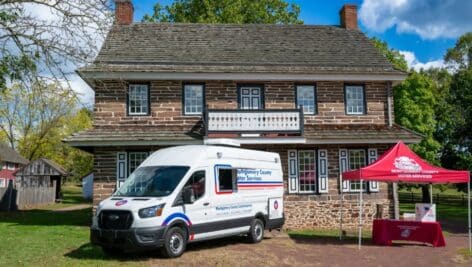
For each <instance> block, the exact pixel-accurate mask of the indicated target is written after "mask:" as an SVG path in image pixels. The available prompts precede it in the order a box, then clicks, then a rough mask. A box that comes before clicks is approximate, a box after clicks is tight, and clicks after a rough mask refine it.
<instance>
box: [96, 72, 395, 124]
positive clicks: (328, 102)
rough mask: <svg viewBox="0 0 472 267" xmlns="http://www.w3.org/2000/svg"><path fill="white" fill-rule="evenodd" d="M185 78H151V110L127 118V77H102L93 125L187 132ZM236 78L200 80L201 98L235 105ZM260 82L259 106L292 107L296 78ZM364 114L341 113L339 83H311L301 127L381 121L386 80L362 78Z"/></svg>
mask: <svg viewBox="0 0 472 267" xmlns="http://www.w3.org/2000/svg"><path fill="white" fill-rule="evenodd" d="M188 82H189V81H151V82H145V83H146V84H149V86H150V103H151V112H150V115H149V116H128V115H127V112H126V99H127V98H126V94H127V85H128V83H139V82H131V81H120V80H113V81H102V82H99V83H98V84H96V85H95V86H94V90H95V110H94V126H95V127H103V126H108V127H110V126H113V127H118V126H119V127H130V126H155V127H158V128H159V129H162V130H166V131H174V130H175V131H184V132H188V131H190V129H191V128H192V127H194V126H195V125H196V124H198V123H199V121H200V120H201V116H189V115H183V112H182V86H183V84H184V83H188ZM238 84H239V83H238V82H237V81H206V82H205V101H206V104H207V105H208V107H209V108H210V109H236V108H237V107H238V99H237V98H238V96H237V86H238ZM257 84H260V85H263V86H264V92H265V93H264V94H265V108H267V109H287V108H296V104H295V85H296V84H298V83H297V82H296V81H280V82H269V81H267V82H258V83H257ZM362 84H363V85H364V86H365V96H366V103H367V114H365V115H346V113H345V106H344V85H345V83H344V82H343V81H319V82H317V83H316V97H317V105H318V114H316V115H306V116H305V125H320V124H322V125H349V124H353V125H359V124H363V125H386V124H387V121H386V120H387V84H386V83H385V82H365V83H362Z"/></svg>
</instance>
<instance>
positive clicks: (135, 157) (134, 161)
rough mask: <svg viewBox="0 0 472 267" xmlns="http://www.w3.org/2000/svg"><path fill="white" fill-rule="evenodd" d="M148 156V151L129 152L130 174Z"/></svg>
mask: <svg viewBox="0 0 472 267" xmlns="http://www.w3.org/2000/svg"><path fill="white" fill-rule="evenodd" d="M147 157H148V152H129V153H128V160H129V163H128V174H131V173H133V172H134V170H136V168H138V166H139V165H140V164H141V163H143V161H144V160H145V159H146V158H147Z"/></svg>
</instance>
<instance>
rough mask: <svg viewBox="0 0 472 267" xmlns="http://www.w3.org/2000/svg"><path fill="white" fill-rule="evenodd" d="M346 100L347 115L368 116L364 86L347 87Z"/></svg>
mask: <svg viewBox="0 0 472 267" xmlns="http://www.w3.org/2000/svg"><path fill="white" fill-rule="evenodd" d="M350 91H352V92H350ZM344 100H345V103H344V104H345V106H346V114H347V115H364V114H366V100H365V88H364V86H363V85H346V86H345V87H344Z"/></svg>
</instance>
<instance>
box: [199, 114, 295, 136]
mask: <svg viewBox="0 0 472 267" xmlns="http://www.w3.org/2000/svg"><path fill="white" fill-rule="evenodd" d="M205 122H206V123H205V126H206V134H207V135H209V134H225V133H231V134H244V133H275V134H296V135H302V134H303V112H302V110H301V109H274V110H267V109H264V110H248V109H244V110H241V109H238V110H215V109H214V110H211V109H210V110H207V111H206V112H205Z"/></svg>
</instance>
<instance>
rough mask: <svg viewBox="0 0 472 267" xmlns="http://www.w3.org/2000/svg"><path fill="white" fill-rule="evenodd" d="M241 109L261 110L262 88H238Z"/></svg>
mask: <svg viewBox="0 0 472 267" xmlns="http://www.w3.org/2000/svg"><path fill="white" fill-rule="evenodd" d="M240 101H241V102H240V103H241V109H262V88H261V87H258V86H241V87H240Z"/></svg>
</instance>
